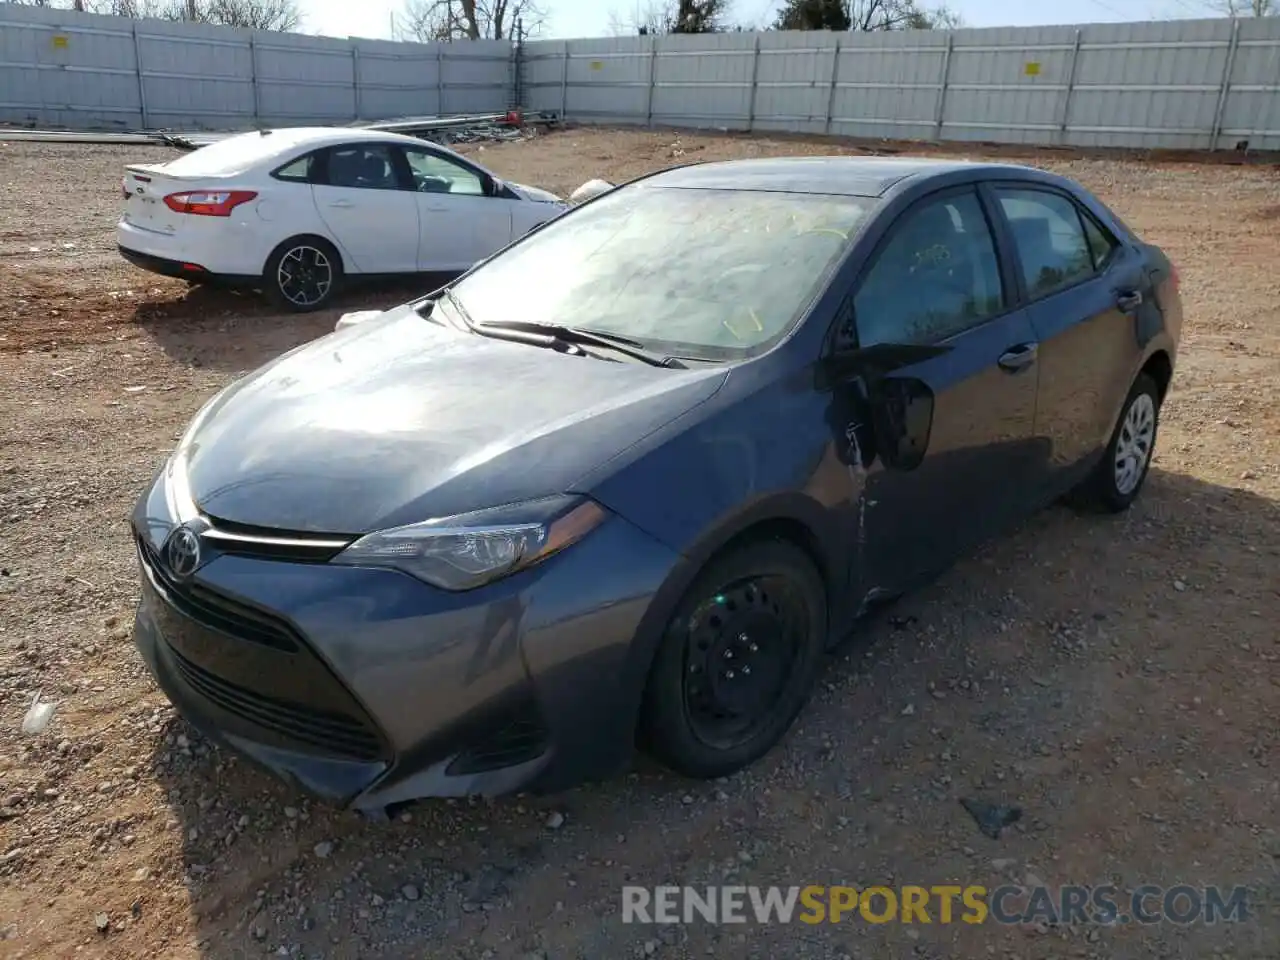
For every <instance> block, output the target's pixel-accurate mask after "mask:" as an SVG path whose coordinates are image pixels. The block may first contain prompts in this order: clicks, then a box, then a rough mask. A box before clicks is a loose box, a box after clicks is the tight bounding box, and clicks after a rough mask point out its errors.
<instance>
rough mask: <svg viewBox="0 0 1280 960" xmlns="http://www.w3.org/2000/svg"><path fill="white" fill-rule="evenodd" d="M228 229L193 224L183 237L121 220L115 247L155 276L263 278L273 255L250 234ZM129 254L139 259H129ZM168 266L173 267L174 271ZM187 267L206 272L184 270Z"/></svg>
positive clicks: (179, 234)
mask: <svg viewBox="0 0 1280 960" xmlns="http://www.w3.org/2000/svg"><path fill="white" fill-rule="evenodd" d="M193 219H195V218H193ZM227 226H228V225H227V224H225V223H219V224H216V225H214V224H193V225H192V226H191V227H190V228H187V229H184V230H183V231H182V232H181V233H163V232H160V231H158V230H148V229H147V228H146V227H142V226H138V225H137V224H133V223H129V222H128V221H126V220H123V219H122V220H121V221H120V222H119V223H117V224H116V243H117V244H118V245H119V246H120V248H121V251H122V252H126V251H127V252H126V253H125V258H126V259H127V260H129V261H130V262H132V263H135V264H137V265H138V266H142V267H145V268H146V269H149V270H153V271H154V272H156V273H164V274H167V275H170V276H190V277H196V276H199V275H200V274H201V273H202V272H204V273H209V274H214V275H216V276H225V277H245V278H248V277H254V278H256V277H260V276H261V275H262V268H263V264H264V263H265V262H266V259H267V255H268V253H270V251H265V250H261V249H259V248H260V246H261V244H260V243H259V242H257V240H256V238H254V237H253V236H252V235H251V234H250V232H249V231H247V230H240V231H236V230H227V229H225V228H226V227H227ZM211 227H212V228H213V229H210V228H211ZM218 228H222V229H218ZM129 253H133V254H138V255H140V256H129V255H128V254H129ZM149 261H155V262H156V263H155V264H154V265H153V264H151V263H150V262H149ZM169 264H172V265H174V266H173V267H172V269H170V268H169V267H168V265H169ZM187 264H190V265H192V266H194V267H201V268H203V270H193V269H189V268H185V267H184V265H187ZM162 267H163V268H164V269H161V268H162Z"/></svg>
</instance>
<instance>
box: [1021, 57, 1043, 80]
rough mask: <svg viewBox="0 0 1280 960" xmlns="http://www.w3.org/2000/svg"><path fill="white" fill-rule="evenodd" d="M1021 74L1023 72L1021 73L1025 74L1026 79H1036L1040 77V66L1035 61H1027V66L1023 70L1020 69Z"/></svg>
mask: <svg viewBox="0 0 1280 960" xmlns="http://www.w3.org/2000/svg"><path fill="white" fill-rule="evenodd" d="M1022 72H1023V73H1025V74H1026V75H1027V76H1028V77H1038V76H1040V64H1039V62H1038V61H1036V60H1029V61H1027V65H1026V66H1025V67H1023V68H1022Z"/></svg>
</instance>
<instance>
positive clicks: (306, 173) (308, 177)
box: [271, 153, 319, 183]
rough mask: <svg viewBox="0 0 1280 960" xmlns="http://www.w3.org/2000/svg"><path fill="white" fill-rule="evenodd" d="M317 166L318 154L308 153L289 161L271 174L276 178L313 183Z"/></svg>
mask: <svg viewBox="0 0 1280 960" xmlns="http://www.w3.org/2000/svg"><path fill="white" fill-rule="evenodd" d="M318 166H319V164H318V154H314V153H309V154H307V155H306V156H305V157H299V158H298V159H297V160H291V161H289V162H288V163H286V164H285V165H284V166H283V167H280V168H279V169H277V170H275V171H274V172H273V173H272V174H271V175H272V176H273V177H275V178H276V179H277V180H287V181H290V182H292V183H315V182H316V180H315V177H316V172H317V167H318Z"/></svg>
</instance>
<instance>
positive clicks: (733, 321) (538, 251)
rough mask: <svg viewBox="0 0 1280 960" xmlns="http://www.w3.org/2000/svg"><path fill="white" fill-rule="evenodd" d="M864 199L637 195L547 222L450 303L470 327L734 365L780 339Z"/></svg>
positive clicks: (834, 256) (834, 257) (459, 288)
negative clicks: (538, 326)
mask: <svg viewBox="0 0 1280 960" xmlns="http://www.w3.org/2000/svg"><path fill="white" fill-rule="evenodd" d="M873 203H874V201H873V200H871V199H868V198H866V197H845V196H826V195H822V196H815V195H810V194H796V193H766V192H748V191H735V190H702V189H696V190H690V189H678V188H663V187H653V186H644V185H637V186H635V187H631V188H624V189H622V190H619V191H617V192H616V193H613V194H610V195H608V196H605V197H601V198H600V199H598V200H595V201H593V202H592V203H591V204H590V205H588V206H584V207H582V208H581V209H580V210H578V211H575V212H574V213H571V214H567V215H566V216H565V217H564V218H563V219H561V220H557V221H554V222H552V223H550V224H548V225H547V226H546V227H544V228H543V229H542V230H541V231H539V232H538V233H537V234H536V235H534V236H532V237H530V238H529V239H528V240H526V241H525V242H524V243H521V244H518V245H516V246H515V247H512V248H511V249H510V250H508V251H507V252H505V253H503V254H501V255H499V256H497V257H495V258H494V259H493V260H491V261H489V262H488V263H486V264H484V265H483V266H481V267H480V268H479V269H477V270H476V271H475V272H474V273H472V274H471V275H470V276H468V277H466V278H464V279H463V280H461V281H459V282H458V284H457V285H456V286H455V287H454V288H453V293H454V294H455V295H456V297H457V298H458V300H459V301H460V303H461V304H462V306H463V307H464V308H465V309H466V311H467V314H468V315H469V316H470V319H471V320H472V321H473V322H474V323H476V324H480V325H483V324H485V323H493V322H496V321H503V320H520V321H524V322H528V323H544V324H556V325H560V326H569V327H577V328H581V329H585V330H591V331H597V332H603V333H614V334H620V335H622V336H626V337H630V338H631V339H633V340H637V341H640V342H641V343H643V344H644V345H645V346H648V347H652V348H654V349H658V350H661V351H663V352H664V353H667V354H669V355H672V356H682V357H693V358H706V359H735V358H739V357H743V356H749V355H753V354H756V353H760V352H762V351H763V350H765V349H767V348H768V347H769V346H771V345H772V344H773V343H775V342H777V341H778V340H779V339H780V338H781V337H782V336H784V335H785V334H786V333H787V332H788V331H789V330H790V329H791V327H792V326H793V325H794V324H795V323H796V321H797V320H798V319H799V317H800V315H801V314H802V313H803V311H804V310H805V308H806V307H807V306H808V304H809V302H810V301H811V300H812V299H813V297H814V296H815V295H816V294H817V293H818V292H819V290H820V289H821V288H822V286H823V284H824V283H825V281H826V279H827V276H828V275H829V273H830V272H831V271H832V270H833V269H834V267H835V265H836V263H837V261H838V260H839V258H840V256H841V255H842V254H843V253H844V251H845V250H846V249H847V248H848V246H849V242H850V240H851V239H852V237H853V233H854V231H855V228H856V227H857V226H858V224H859V223H860V221H861V220H862V219H863V218H864V217H865V216H866V213H867V211H868V210H869V209H870V208H871V205H872V204H873Z"/></svg>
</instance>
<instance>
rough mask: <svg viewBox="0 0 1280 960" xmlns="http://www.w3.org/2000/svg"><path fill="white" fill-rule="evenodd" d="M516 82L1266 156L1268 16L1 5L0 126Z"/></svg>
mask: <svg viewBox="0 0 1280 960" xmlns="http://www.w3.org/2000/svg"><path fill="white" fill-rule="evenodd" d="M517 59H518V60H519V70H520V71H521V72H520V74H519V76H518V78H517V72H516V61H517ZM517 79H519V81H520V82H519V83H518V84H517ZM517 89H519V90H520V91H521V96H522V99H523V100H524V104H523V105H524V106H525V107H526V108H529V109H533V110H552V111H556V112H557V113H559V114H561V115H562V116H565V117H567V118H569V119H576V120H584V121H597V122H606V123H640V124H663V125H672V126H692V127H720V128H725V129H733V130H760V131H779V130H784V131H795V132H800V133H832V134H840V135H846V136H857V137H886V138H902V139H925V140H932V139H942V140H993V141H1001V142H1010V143H1038V144H1061V145H1071V146H1123V147H1175V148H1190V149H1197V148H1206V147H1208V148H1212V149H1219V148H1231V147H1233V146H1235V144H1237V143H1238V142H1240V141H1244V140H1247V141H1248V143H1249V147H1250V148H1251V149H1255V150H1257V149H1273V150H1274V149H1280V18H1278V17H1270V18H1263V19H1246V20H1229V19H1226V18H1218V19H1212V20H1175V21H1163V22H1159V21H1153V22H1143V23H1120V24H1093V25H1088V26H1081V27H1069V26H1068V27H1028V28H998V29H990V30H956V31H951V32H944V31H936V32H933V31H910V32H900V33H898V32H896V33H874V34H859V33H842V34H836V33H777V32H767V33H727V34H712V35H702V36H669V37H658V38H651V37H615V38H604V39H592V40H568V41H559V40H555V41H538V42H533V43H527V44H525V45H524V47H523V49H522V50H520V51H519V52H518V53H517V52H516V51H513V49H512V47H511V45H510V44H509V43H508V42H507V41H496V40H482V41H476V42H471V43H446V44H428V45H422V44H408V43H390V42H385V41H377V40H354V39H353V40H335V39H330V38H324V37H310V36H301V35H298V34H283V33H266V32H261V31H250V30H233V29H229V28H225V27H210V26H201V25H196V24H183V23H167V22H164V21H158V20H137V21H130V20H124V19H120V18H118V17H101V16H94V15H92V14H78V13H72V12H68V11H61V12H60V11H51V10H43V9H37V8H30V7H17V6H11V5H8V4H3V3H0V120H8V121H16V122H35V123H39V124H60V125H65V126H75V127H81V128H84V127H96V128H104V127H107V128H110V127H117V128H138V127H170V128H188V129H190V128H201V127H203V128H211V129H236V128H243V127H249V126H253V125H255V124H277V125H281V124H297V123H309V122H310V123H317V122H318V123H345V122H349V121H351V120H353V119H382V118H386V117H394V116H404V115H415V114H416V115H423V114H446V113H448V114H456V113H486V112H499V111H502V110H505V109H507V107H509V106H510V105H511V103H510V100H511V98H512V97H513V96H514V95H515V91H516V90H517Z"/></svg>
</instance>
